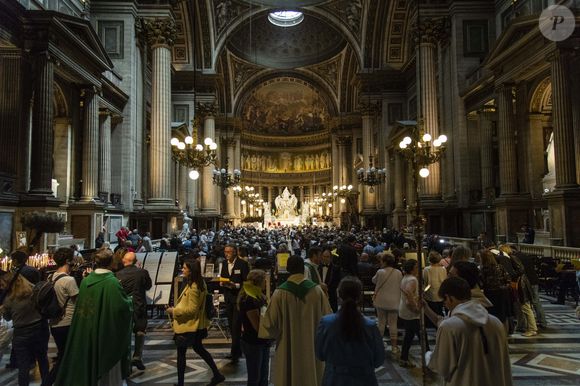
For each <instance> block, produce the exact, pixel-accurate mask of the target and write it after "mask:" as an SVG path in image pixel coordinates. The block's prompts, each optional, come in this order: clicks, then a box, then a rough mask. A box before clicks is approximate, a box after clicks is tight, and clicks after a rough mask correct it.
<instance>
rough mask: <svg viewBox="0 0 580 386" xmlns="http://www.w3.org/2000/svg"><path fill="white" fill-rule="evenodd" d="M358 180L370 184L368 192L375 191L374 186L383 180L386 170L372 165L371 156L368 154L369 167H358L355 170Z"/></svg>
mask: <svg viewBox="0 0 580 386" xmlns="http://www.w3.org/2000/svg"><path fill="white" fill-rule="evenodd" d="M356 175H357V178H358V182H360V183H361V184H363V185H366V186H370V189H369V192H371V193H373V192H374V191H375V189H374V186H377V185H380V184H382V183H383V182H385V177H386V170H385V169H384V168H376V167H374V166H373V157H372V156H369V167H368V168H367V169H366V170H365V169H363V168H360V169H358V170H357V171H356Z"/></svg>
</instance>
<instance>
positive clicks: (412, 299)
mask: <svg viewBox="0 0 580 386" xmlns="http://www.w3.org/2000/svg"><path fill="white" fill-rule="evenodd" d="M403 271H404V272H405V276H404V277H403V279H402V280H401V302H400V303H399V316H400V317H401V319H403V321H404V324H405V337H404V338H403V348H402V349H401V360H400V362H399V364H400V365H401V367H415V365H414V364H413V363H412V362H411V361H409V350H410V349H411V343H412V342H413V338H415V335H417V336H418V337H419V338H420V333H419V332H420V322H419V318H420V317H421V312H420V308H419V307H420V306H419V281H418V280H417V275H418V273H419V269H418V267H417V260H407V261H405V264H403Z"/></svg>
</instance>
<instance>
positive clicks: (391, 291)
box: [373, 252, 403, 355]
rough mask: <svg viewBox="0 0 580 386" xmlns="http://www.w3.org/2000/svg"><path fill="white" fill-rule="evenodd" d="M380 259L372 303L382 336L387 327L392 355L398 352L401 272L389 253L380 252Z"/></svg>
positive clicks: (374, 281) (374, 278) (374, 279)
mask: <svg viewBox="0 0 580 386" xmlns="http://www.w3.org/2000/svg"><path fill="white" fill-rule="evenodd" d="M380 259H381V266H382V268H381V269H379V270H378V271H377V273H376V274H375V276H374V277H373V283H374V284H375V293H374V295H373V305H374V306H375V309H376V311H377V319H378V323H379V332H380V333H381V336H383V334H384V333H385V326H388V327H389V336H390V337H391V350H392V353H393V355H397V354H399V347H398V346H397V332H398V330H397V319H398V317H399V303H400V301H401V280H402V279H403V274H402V273H401V271H399V270H398V269H397V268H396V267H397V260H396V259H395V256H393V255H392V254H391V253H387V252H384V253H382V254H381V257H380Z"/></svg>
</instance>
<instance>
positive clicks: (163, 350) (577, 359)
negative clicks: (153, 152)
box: [0, 298, 580, 386]
mask: <svg viewBox="0 0 580 386" xmlns="http://www.w3.org/2000/svg"><path fill="white" fill-rule="evenodd" d="M549 300H552V299H550V298H543V305H544V308H545V310H546V313H547V318H548V324H549V327H548V329H546V330H543V331H542V332H541V334H540V335H538V336H536V337H532V338H526V337H523V336H521V335H520V334H514V335H513V336H512V337H511V338H510V340H509V346H510V357H511V362H512V372H513V376H514V384H515V385H522V386H524V385H525V386H531V385H534V386H535V385H550V386H558V385H579V384H580V382H579V381H578V380H579V379H580V321H579V320H578V319H577V318H576V316H575V312H574V310H575V308H574V307H573V304H567V305H552V304H550V302H549ZM434 343H435V342H434V335H433V334H432V333H431V336H430V344H431V345H433V344H434ZM206 347H207V348H208V350H209V351H210V352H211V354H212V355H213V357H214V359H215V360H216V363H217V365H218V367H219V368H220V369H221V370H222V372H223V373H224V375H225V376H226V378H227V381H226V382H225V383H223V384H224V385H228V386H233V385H244V384H245V381H246V379H247V378H246V371H245V363H244V360H243V359H242V360H241V361H240V362H239V364H237V365H235V366H232V365H229V364H228V361H227V360H226V359H224V357H225V356H226V355H227V354H228V352H229V344H228V342H227V340H226V339H224V337H223V336H222V335H221V333H220V332H219V331H218V330H217V329H216V330H211V331H210V336H209V338H208V339H207V340H206ZM54 354H55V346H54V343H53V342H52V341H51V342H50V345H49V356H54ZM411 356H412V357H414V358H415V360H416V362H419V357H420V356H419V347H418V346H413V348H412V350H411ZM188 358H189V359H188V361H187V369H186V373H185V379H186V384H187V385H196V386H197V385H205V384H207V382H208V381H209V379H210V378H211V373H210V372H209V371H208V369H207V367H206V365H205V363H204V362H203V361H202V360H201V359H199V358H198V357H197V356H196V355H195V354H194V353H193V351H189V352H188ZM7 359H8V358H7V355H5V356H4V358H3V359H2V361H0V385H7V386H8V385H16V384H17V382H16V376H17V372H16V371H15V370H6V369H4V365H5V364H6V361H7ZM145 364H146V366H147V369H146V370H145V371H136V372H135V373H133V375H132V376H131V378H130V379H129V380H127V383H126V385H127V386H167V385H173V383H175V382H177V379H176V370H175V366H176V354H175V346H174V344H173V340H172V332H171V329H170V326H169V323H168V321H167V319H163V318H160V319H156V318H153V319H151V320H150V323H149V328H148V334H147V342H146V347H145ZM376 374H377V378H378V380H379V384H380V385H389V386H398V385H401V386H402V385H419V384H420V380H421V371H420V369H411V370H407V369H403V368H401V367H399V366H398V365H397V364H396V362H395V361H393V359H392V358H391V357H390V356H389V355H388V356H387V360H386V361H385V363H384V365H383V366H382V367H380V368H378V369H377V370H376ZM34 377H35V378H34V379H35V381H34V382H33V383H31V385H39V384H40V383H39V380H38V378H39V377H38V372H37V371H35V374H34ZM427 384H429V385H438V384H441V381H440V379H437V377H432V378H430V379H429V380H428V383H427ZM78 386H83V385H78ZM305 386H308V385H305Z"/></svg>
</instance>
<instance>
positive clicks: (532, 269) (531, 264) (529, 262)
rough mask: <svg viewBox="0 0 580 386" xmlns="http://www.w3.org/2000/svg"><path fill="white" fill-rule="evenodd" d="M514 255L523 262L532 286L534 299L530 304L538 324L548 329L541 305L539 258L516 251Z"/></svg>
mask: <svg viewBox="0 0 580 386" xmlns="http://www.w3.org/2000/svg"><path fill="white" fill-rule="evenodd" d="M514 255H516V256H517V258H518V259H519V260H520V261H521V262H522V264H523V266H524V270H525V273H526V276H527V277H528V281H529V282H530V285H531V286H532V299H531V300H530V303H531V304H532V307H533V308H534V310H535V311H536V316H537V322H538V326H539V327H540V328H546V326H547V325H548V322H547V321H546V313H545V312H544V309H543V308H542V304H541V303H540V295H539V291H540V279H539V278H538V273H537V272H536V263H537V262H538V260H539V259H538V257H537V256H532V255H528V254H527V253H522V252H519V251H514Z"/></svg>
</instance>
